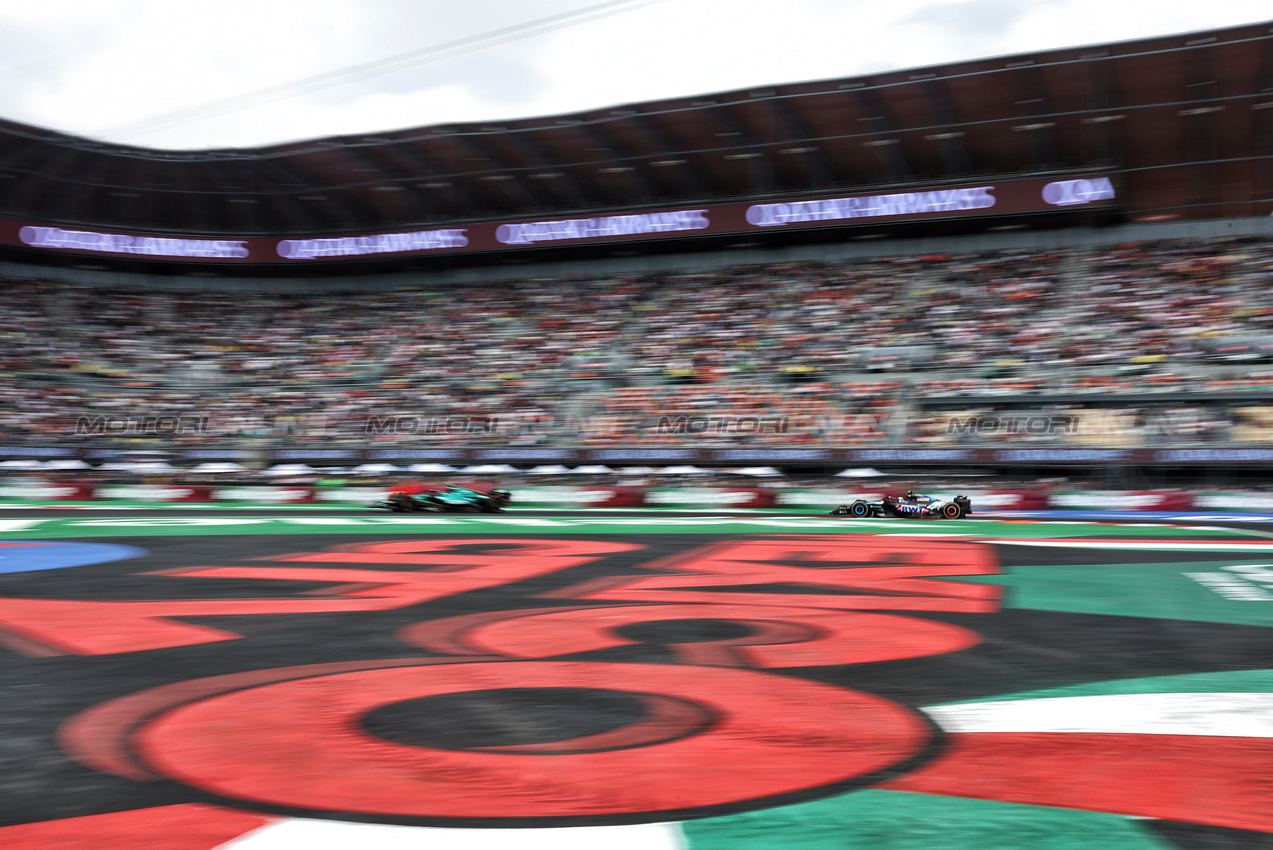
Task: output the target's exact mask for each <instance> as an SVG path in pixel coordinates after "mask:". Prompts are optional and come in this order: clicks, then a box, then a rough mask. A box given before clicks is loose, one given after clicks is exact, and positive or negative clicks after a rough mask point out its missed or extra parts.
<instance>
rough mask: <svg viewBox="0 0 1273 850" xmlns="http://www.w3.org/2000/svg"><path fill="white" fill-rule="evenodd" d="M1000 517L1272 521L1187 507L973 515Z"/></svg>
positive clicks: (1261, 516) (1272, 519) (1268, 516)
mask: <svg viewBox="0 0 1273 850" xmlns="http://www.w3.org/2000/svg"><path fill="white" fill-rule="evenodd" d="M980 517H1000V518H1004V519H1072V520H1083V521H1086V520H1106V521H1108V520H1113V521H1117V522H1136V521H1137V520H1139V521H1142V522H1153V521H1157V522H1162V521H1164V520H1166V521H1170V522H1191V523H1192V522H1273V514H1243V513H1195V512H1188V511H1078V510H1063V511H976V512H974V513H973V515H972V519H978V518H980Z"/></svg>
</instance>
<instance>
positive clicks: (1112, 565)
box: [0, 508, 1273, 850]
mask: <svg viewBox="0 0 1273 850" xmlns="http://www.w3.org/2000/svg"><path fill="white" fill-rule="evenodd" d="M1071 516H1072V515H1071ZM1041 519H1056V518H1033V517H1022V516H1011V517H1008V516H996V515H991V516H984V517H983V516H980V515H978V516H975V517H972V518H969V519H965V520H955V521H940V522H938V521H929V522H922V521H904V520H859V521H852V520H845V519H840V518H832V517H825V516H800V515H790V514H777V513H772V512H769V513H752V514H746V513H737V512H731V513H714V512H681V513H674V512H659V513H652V512H648V511H647V512H637V511H630V512H624V511H612V512H599V511H579V512H573V513H571V512H561V511H556V512H549V511H513V512H509V513H507V514H501V515H497V516H485V515H464V516H457V515H448V516H431V515H426V516H419V515H407V516H402V515H393V514H375V513H372V512H367V511H350V510H343V511H342V510H330V509H321V510H318V509H301V508H290V509H289V508H272V509H247V508H244V509H210V508H189V509H185V510H174V509H172V508H156V509H137V510H102V509H97V510H94V509H83V510H75V511H67V510H53V509H48V510H42V509H32V510H21V511H12V512H7V513H5V514H4V515H3V516H2V517H0V597H3V598H0V652H2V653H4V655H5V659H6V660H5V663H4V664H3V665H0V694H3V696H4V700H3V703H2V707H0V847H5V848H7V849H8V850H50V848H59V850H81V848H82V849H83V850H89V848H92V850H101V849H102V848H106V850H115V848H119V849H120V850H124V848H128V850H212V849H213V848H237V849H238V850H302V848H303V850H313V849H314V848H318V850H328V848H331V850H335V848H347V847H359V848H368V850H405V848H430V850H452V848H465V850H488V848H490V850H496V849H497V848H498V849H499V850H502V849H503V848H517V849H518V850H522V848H538V847H545V848H546V847H552V848H567V850H572V848H576V847H578V848H583V847H588V848H593V847H597V846H606V847H607V848H614V850H628V848H632V850H637V848H688V849H689V850H716V849H717V848H719V850H725V848H729V850H753V849H754V850H761V849H762V848H764V850H768V848H780V847H781V848H788V847H793V846H798V847H801V848H804V847H813V848H827V850H830V848H885V847H886V848H889V850H894V849H895V848H896V849H897V850H921V848H922V849H923V850H932V848H940V849H941V850H947V849H948V850H984V848H1005V850H1006V848H1020V847H1027V846H1028V847H1031V848H1034V847H1040V848H1058V850H1060V848H1079V847H1083V848H1090V847H1109V848H1131V849H1132V850H1141V848H1143V850H1163V849H1164V848H1183V849H1184V850H1204V848H1208V849H1209V848H1221V847H1223V848H1268V847H1271V846H1273V790H1271V789H1273V786H1271V785H1270V783H1269V779H1268V777H1269V776H1270V773H1271V770H1273V660H1271V659H1270V654H1269V649H1270V647H1271V646H1273V642H1270V639H1269V638H1270V633H1269V628H1270V627H1271V626H1273V533H1271V529H1270V525H1269V524H1268V523H1267V522H1264V521H1261V520H1259V519H1258V518H1256V519H1251V518H1242V519H1236V518H1235V519H1234V520H1222V519H1217V518H1215V517H1205V518H1194V519H1189V518H1185V517H1181V516H1167V517H1158V518H1152V519H1151V521H1138V522H1119V523H1100V522H1091V521H1082V520H1075V519H1063V521H1050V522H1049V521H1041ZM1137 519H1138V520H1144V519H1145V518H1143V517H1137ZM1203 519H1205V521H1203Z"/></svg>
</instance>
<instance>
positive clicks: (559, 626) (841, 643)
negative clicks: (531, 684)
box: [399, 603, 980, 667]
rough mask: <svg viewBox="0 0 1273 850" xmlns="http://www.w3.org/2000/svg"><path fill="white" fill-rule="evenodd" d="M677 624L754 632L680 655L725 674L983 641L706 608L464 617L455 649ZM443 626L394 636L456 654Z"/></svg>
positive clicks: (871, 616)
mask: <svg viewBox="0 0 1273 850" xmlns="http://www.w3.org/2000/svg"><path fill="white" fill-rule="evenodd" d="M679 619H710V620H727V621H732V622H737V623H743V624H745V625H747V626H749V627H751V628H752V629H753V630H754V631H755V634H754V635H753V636H751V637H746V638H732V639H728V640H722V641H718V642H715V643H698V644H689V645H687V646H686V647H684V649H686V650H687V652H688V651H693V652H695V653H696V654H695V655H693V656H690V657H686V655H685V654H682V656H681V658H680V660H681V662H682V663H688V664H695V663H701V664H706V665H709V666H722V667H728V666H735V667H741V666H747V667H805V666H818V665H827V666H829V665H839V664H868V663H871V662H878V661H895V660H897V659H901V658H919V657H922V656H925V655H940V654H942V653H945V652H956V651H958V650H961V649H967V648H968V647H970V646H974V645H976V644H977V643H978V641H979V640H980V635H978V634H977V633H976V632H974V631H972V630H971V629H965V628H963V627H961V626H955V625H951V624H949V623H941V622H937V621H934V620H922V619H920V618H918V617H905V616H900V615H897V614H876V613H863V612H857V611H854V612H846V611H828V610H823V609H818V608H796V607H791V608H781V607H777V606H770V605H764V606H762V605H721V604H716V605H707V604H703V603H686V604H662V605H628V606H615V607H608V608H567V609H560V610H548V611H545V610H542V609H538V610H532V611H508V612H505V615H504V616H503V617H502V618H500V619H498V620H496V619H493V618H490V617H484V618H482V621H480V622H475V623H474V624H473V625H472V626H470V625H469V623H470V622H471V621H470V619H469V618H467V617H460V618H457V621H458V622H457V626H456V633H458V635H459V638H458V642H459V643H460V644H462V645H463V646H464V647H465V648H467V649H469V650H471V651H472V652H474V653H480V654H483V655H503V656H506V657H509V658H527V659H530V658H549V657H551V656H554V655H567V654H569V653H574V652H588V651H592V650H598V649H610V648H612V647H616V646H625V645H627V644H632V643H635V641H632V640H628V639H627V638H624V637H621V636H619V634H618V633H617V632H616V629H619V628H621V627H623V626H626V625H631V624H634V623H657V622H660V621H663V620H679ZM448 622H450V621H447V620H431V621H429V622H426V623H420V624H417V625H416V626H408V627H407V628H406V629H403V630H402V632H400V633H399V636H400V637H401V638H402V639H403V640H405V641H406V642H407V643H413V644H416V645H418V646H423V647H425V648H427V649H433V650H435V651H446V650H451V651H454V647H455V645H456V641H457V639H456V637H455V636H454V634H452V633H447V632H442V633H443V634H444V635H446V637H447V638H448V639H449V642H448V643H446V644H439V643H437V642H436V636H437V635H438V633H439V631H440V630H442V629H444V628H445V626H446V624H447V623H448ZM726 647H728V648H731V652H732V655H733V656H734V658H732V659H731V658H726V657H724V656H723V655H719V654H718V655H710V654H707V650H709V649H712V648H719V649H724V648H726ZM727 661H728V662H730V663H726V662H727ZM742 662H745V663H742Z"/></svg>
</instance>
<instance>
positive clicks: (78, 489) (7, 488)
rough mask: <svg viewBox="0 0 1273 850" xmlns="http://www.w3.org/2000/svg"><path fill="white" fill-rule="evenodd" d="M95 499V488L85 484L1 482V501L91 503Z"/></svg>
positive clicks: (24, 481)
mask: <svg viewBox="0 0 1273 850" xmlns="http://www.w3.org/2000/svg"><path fill="white" fill-rule="evenodd" d="M93 498H95V496H94V492H93V488H92V487H91V486H88V485H83V484H54V483H53V482H50V481H39V480H16V481H15V480H10V481H0V501H6V502H51V501H53V502H56V501H89V500H91V499H93Z"/></svg>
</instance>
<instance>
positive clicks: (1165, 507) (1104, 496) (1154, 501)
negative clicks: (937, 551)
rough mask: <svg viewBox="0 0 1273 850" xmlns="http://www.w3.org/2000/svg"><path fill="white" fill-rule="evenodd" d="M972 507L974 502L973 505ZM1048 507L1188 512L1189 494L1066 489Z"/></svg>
mask: <svg viewBox="0 0 1273 850" xmlns="http://www.w3.org/2000/svg"><path fill="white" fill-rule="evenodd" d="M973 506H974V507H976V502H974V503H973ZM1048 507H1050V508H1061V509H1070V510H1088V511H1188V510H1192V509H1193V507H1194V497H1193V495H1192V494H1191V493H1173V492H1155V491H1149V490H1067V491H1059V492H1054V493H1052V494H1051V495H1050V496H1049V497H1048Z"/></svg>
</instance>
